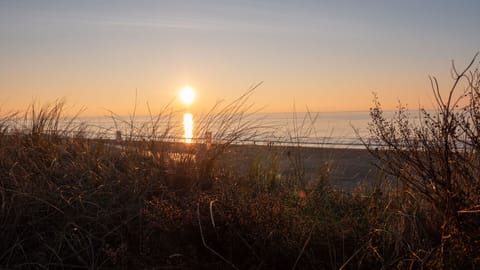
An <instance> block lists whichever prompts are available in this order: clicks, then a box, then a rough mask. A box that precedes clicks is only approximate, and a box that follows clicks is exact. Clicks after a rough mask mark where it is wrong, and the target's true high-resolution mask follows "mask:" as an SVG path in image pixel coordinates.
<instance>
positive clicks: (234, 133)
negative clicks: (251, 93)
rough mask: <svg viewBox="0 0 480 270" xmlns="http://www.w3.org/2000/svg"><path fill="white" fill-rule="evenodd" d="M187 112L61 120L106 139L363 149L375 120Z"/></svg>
mask: <svg viewBox="0 0 480 270" xmlns="http://www.w3.org/2000/svg"><path fill="white" fill-rule="evenodd" d="M389 114H390V113H387V117H388V115H389ZM186 115H187V113H178V114H168V115H157V116H138V115H137V116H105V117H78V118H76V119H75V120H74V121H72V122H67V121H64V122H63V123H64V124H65V125H67V124H68V125H69V128H70V129H71V130H72V131H73V132H76V133H77V134H78V130H81V134H82V135H83V136H86V137H96V138H98V137H102V138H106V139H126V138H129V139H134V140H164V141H173V142H177V141H178V142H181V141H185V142H197V143H202V142H205V140H206V138H207V137H209V136H210V137H211V138H212V142H213V143H215V142H222V141H232V142H233V143H235V144H266V145H301V146H308V147H325V146H328V147H342V148H363V144H362V141H361V138H367V137H368V136H369V131H368V125H369V122H370V121H371V117H370V112H368V111H354V112H286V113H263V112H256V113H236V114H230V113H226V114H210V115H192V114H188V115H189V116H186ZM186 119H188V121H186ZM187 131H188V134H187V133H186V132H187Z"/></svg>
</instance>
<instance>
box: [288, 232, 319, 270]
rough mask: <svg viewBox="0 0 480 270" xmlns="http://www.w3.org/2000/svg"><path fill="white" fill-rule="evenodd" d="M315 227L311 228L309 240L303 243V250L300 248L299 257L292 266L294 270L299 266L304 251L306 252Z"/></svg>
mask: <svg viewBox="0 0 480 270" xmlns="http://www.w3.org/2000/svg"><path fill="white" fill-rule="evenodd" d="M313 228H314V227H312V229H311V230H310V233H309V234H308V237H307V240H305V243H304V244H303V247H302V250H300V253H299V254H298V256H297V259H296V260H295V264H294V265H293V267H292V270H294V269H295V268H296V267H297V264H298V262H299V261H300V258H301V257H302V255H303V253H304V252H305V248H306V247H307V245H308V243H309V242H310V239H312V233H313Z"/></svg>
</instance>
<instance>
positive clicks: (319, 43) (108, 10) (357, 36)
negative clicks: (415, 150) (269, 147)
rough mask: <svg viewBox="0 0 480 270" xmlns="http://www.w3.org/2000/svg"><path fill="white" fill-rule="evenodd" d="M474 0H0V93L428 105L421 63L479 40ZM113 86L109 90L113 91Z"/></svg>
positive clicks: (17, 102) (94, 99) (24, 97)
mask: <svg viewBox="0 0 480 270" xmlns="http://www.w3.org/2000/svg"><path fill="white" fill-rule="evenodd" d="M479 11H480V1H105V0H104V1H41V0H39V1H21V0H18V1H4V0H1V1H0V40H1V41H2V42H0V94H1V95H0V102H2V103H3V104H6V105H4V107H8V106H11V107H12V108H17V107H18V108H21V107H22V106H26V105H27V104H28V103H30V102H32V101H41V102H43V101H48V100H52V99H54V98H62V97H65V98H66V99H67V101H68V102H70V103H73V104H78V105H85V106H86V107H87V108H88V113H90V114H102V110H103V111H104V108H108V109H112V110H115V111H119V112H120V113H121V112H126V111H128V110H130V109H131V107H132V99H133V98H134V96H135V91H138V95H139V99H140V102H144V101H148V102H149V103H150V104H154V105H158V106H161V105H162V104H165V103H167V102H168V101H169V100H170V99H172V98H173V97H175V95H176V93H177V92H178V90H179V89H180V88H181V87H182V86H183V85H185V84H190V85H192V86H193V87H194V88H196V89H197V92H198V93H197V97H198V100H197V101H198V102H197V104H196V105H195V106H196V109H197V110H200V111H202V110H206V109H207V108H208V107H209V106H211V105H212V104H213V103H214V102H215V101H216V100H219V99H230V98H233V97H235V96H238V95H240V94H241V93H243V92H244V91H245V89H247V88H248V86H249V85H251V84H253V83H256V82H259V81H263V82H264V84H263V85H262V87H260V88H259V89H258V90H257V93H256V94H255V96H254V101H255V103H257V104H259V105H262V106H263V105H265V106H266V110H270V111H288V110H291V109H292V107H293V103H295V104H296V107H297V108H299V107H300V108H301V107H303V106H305V105H308V107H309V108H310V109H311V110H316V111H332V110H333V111H335V110H342V111H343V110H368V108H369V106H370V105H371V103H370V101H371V98H372V96H371V92H373V91H375V92H378V93H379V95H380V97H381V98H382V99H383V100H384V101H385V102H384V104H386V106H387V107H393V106H394V105H395V103H396V101H397V99H401V100H403V101H405V102H406V103H410V104H412V105H413V107H416V106H417V105H418V103H421V104H425V105H429V104H430V102H431V94H430V89H429V82H428V75H436V76H438V77H439V79H440V82H441V83H443V85H445V88H447V87H446V86H447V85H448V84H449V83H450V81H449V79H450V78H449V68H450V61H451V60H452V59H455V61H456V62H457V63H458V65H460V66H461V65H463V64H465V63H466V62H467V61H468V60H469V59H470V58H471V57H472V56H473V55H474V53H475V52H476V51H478V50H480V35H478V34H477V32H478V30H477V28H478V26H479V25H480V16H478V12H479ZM112 97H114V99H112Z"/></svg>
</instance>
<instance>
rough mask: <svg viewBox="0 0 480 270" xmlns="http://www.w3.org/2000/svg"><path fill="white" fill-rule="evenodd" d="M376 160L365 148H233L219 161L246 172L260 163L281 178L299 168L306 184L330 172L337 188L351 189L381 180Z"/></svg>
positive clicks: (243, 146) (240, 146) (242, 146)
mask: <svg viewBox="0 0 480 270" xmlns="http://www.w3.org/2000/svg"><path fill="white" fill-rule="evenodd" d="M376 161H377V160H376V159H375V158H374V157H373V156H372V155H370V153H369V152H368V151H367V150H366V149H346V148H345V149H341V148H320V147H291V146H264V145H234V146H231V147H230V149H229V150H228V152H227V153H225V155H224V157H223V158H222V159H221V161H220V162H222V164H223V166H234V167H236V168H238V169H240V170H242V171H244V172H248V171H249V170H252V166H258V164H260V165H261V166H263V168H264V169H265V168H267V169H268V168H271V169H274V170H278V172H279V173H280V174H282V175H293V174H295V168H297V169H298V168H300V169H301V170H302V171H303V172H304V177H305V179H307V181H309V180H314V179H318V178H319V176H321V175H325V172H326V170H328V175H329V177H328V180H329V181H330V182H331V183H332V184H333V185H334V186H335V187H337V188H340V189H345V190H351V189H353V188H355V187H356V186H358V185H359V184H365V183H366V184H368V183H371V182H372V181H373V180H374V179H376V178H377V177H378V176H377V175H378V169H377V168H376V167H375V162H376ZM297 171H298V170H297Z"/></svg>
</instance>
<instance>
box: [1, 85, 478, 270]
mask: <svg viewBox="0 0 480 270" xmlns="http://www.w3.org/2000/svg"><path fill="white" fill-rule="evenodd" d="M250 95H251V92H247V93H246V94H245V95H244V96H241V97H240V98H239V99H237V100H236V101H234V102H233V103H230V104H227V105H225V106H222V105H221V104H220V105H218V106H217V107H216V108H214V109H213V110H212V111H211V113H210V118H208V117H207V118H206V120H205V121H206V122H204V123H202V124H201V126H203V127H204V128H203V130H210V131H213V132H214V136H213V137H214V142H215V143H214V145H213V146H212V148H211V149H208V150H207V149H205V146H204V145H201V144H191V145H188V146H185V145H182V144H180V145H179V144H173V143H169V142H165V143H162V142H161V140H160V139H162V138H165V137H168V134H169V132H170V130H171V126H170V125H167V128H165V129H162V128H159V127H160V125H159V124H158V123H160V122H162V121H163V122H164V120H166V121H167V123H168V119H170V117H171V115H172V114H171V113H172V111H173V110H171V109H170V107H168V106H167V107H166V109H164V110H161V112H160V113H158V115H155V116H151V118H150V119H151V122H149V123H142V124H140V125H139V126H137V125H136V123H135V117H133V116H132V118H131V120H130V128H131V130H130V132H127V133H125V134H131V136H127V138H126V139H125V140H123V141H122V142H116V141H114V140H106V139H104V138H97V137H88V136H86V137H85V136H71V134H75V133H77V132H80V131H82V129H83V128H84V126H83V125H64V123H65V122H66V123H70V122H71V123H76V122H75V121H73V120H72V119H64V117H63V113H64V104H63V103H62V102H57V103H54V104H52V105H49V106H43V107H40V109H36V108H35V111H34V112H33V108H31V110H30V111H29V112H28V115H30V116H29V117H26V118H18V117H17V116H18V115H16V114H9V115H7V116H5V117H3V118H2V119H1V120H0V130H1V131H2V132H0V156H1V157H2V158H1V160H0V203H1V207H0V239H2V241H0V266H1V267H2V268H21V269H22V268H25V269H29V268H46V269H52V268H53V269H74V268H78V269H112V268H114V269H132V268H133V269H162V268H167V269H168V268H172V269H192V268H193V269H232V268H233V269H371V268H376V269H378V268H383V269H390V268H401V269H403V268H409V269H415V268H434V267H436V266H438V265H439V263H442V264H441V266H443V267H445V268H447V267H448V265H447V264H446V260H445V258H446V254H447V253H441V254H440V255H441V256H440V255H439V253H438V252H437V251H438V250H439V248H440V247H442V246H443V247H445V241H446V240H443V239H444V238H442V235H443V234H444V229H443V227H442V225H443V223H442V222H443V221H444V219H442V217H443V216H442V215H440V214H441V213H437V214H435V215H432V212H431V210H430V208H429V207H430V206H431V204H428V203H426V201H425V200H423V199H419V198H420V193H418V191H416V190H415V189H412V188H410V187H408V186H405V185H401V186H397V185H396V182H395V181H392V182H390V181H387V180H388V179H390V178H391V177H392V174H386V175H383V176H382V175H380V176H378V178H377V179H375V180H376V181H371V182H372V183H373V182H374V183H375V184H372V185H371V186H369V185H363V186H359V187H358V188H357V189H356V190H354V191H352V192H345V191H343V190H339V189H337V188H335V187H334V186H333V185H332V184H331V183H330V181H329V176H330V175H329V173H330V171H329V170H328V168H325V169H324V170H321V171H320V172H319V174H318V175H317V176H316V177H315V178H313V179H309V180H308V183H304V182H305V181H306V180H305V178H302V177H295V176H293V177H292V176H291V175H282V174H279V173H278V172H279V166H280V165H279V158H280V155H285V151H284V150H285V149H283V148H281V147H272V146H270V147H266V146H265V147H262V148H261V149H262V151H265V152H262V154H261V155H255V154H254V155H252V151H254V152H255V151H257V150H258V149H260V148H254V147H253V148H250V149H251V150H252V151H250V152H248V153H249V155H247V152H242V151H245V149H249V147H251V146H243V147H239V146H236V145H235V144H236V143H237V142H241V140H242V138H245V136H247V137H248V136H255V135H258V134H260V133H261V132H263V131H262V128H263V127H262V126H259V125H257V124H258V123H257V122H251V121H250V120H249V118H248V115H249V113H250V112H252V107H251V106H250V105H249V102H248V98H249V97H250ZM253 111H254V110H253ZM114 117H115V116H114ZM25 119H26V120H25ZM19 121H20V122H19ZM29 121H30V122H29ZM215 121H220V123H221V124H220V125H214V124H213V122H215ZM19 127H21V128H19ZM297 127H300V126H297ZM200 130H202V129H201V128H200ZM255 130H259V131H258V132H255ZM297 132H298V134H300V133H301V131H300V130H297ZM305 132H308V130H307V131H305ZM252 134H253V135H252ZM137 135H141V136H142V138H144V140H136V139H135V138H136V136H137ZM293 139H295V138H293ZM297 139H299V138H297ZM299 148H300V146H297V149H294V150H298V151H299V153H302V152H301V151H302V149H299ZM172 152H175V153H186V154H188V155H179V156H175V155H171V153H172ZM255 153H257V152H255ZM382 153H383V152H382ZM389 153H394V152H389ZM179 157H180V158H179ZM193 157H195V158H193ZM238 157H242V159H240V160H239V162H237V163H236V162H235V160H234V158H238ZM385 157H386V158H388V156H387V155H386V156H385ZM297 158H298V162H299V164H301V162H302V160H301V158H303V156H302V155H299V156H298V157H297ZM380 160H382V161H384V162H388V161H389V159H380ZM395 160H396V159H395ZM237 161H238V160H237ZM232 164H233V165H232ZM292 164H293V166H295V164H296V163H292ZM386 164H388V163H386ZM320 166H323V164H319V167H320ZM297 170H298V171H299V172H301V170H302V168H301V167H300V168H297ZM412 175H413V174H412ZM297 176H298V175H297ZM300 176H301V175H300ZM292 179H293V181H292ZM471 192H472V194H473V193H474V192H475V191H474V190H473V191H471ZM477 194H478V193H477ZM469 209H470V208H469ZM469 209H461V210H469ZM469 214H472V213H469ZM473 214H474V213H473ZM465 224H467V223H465ZM461 228H463V227H461ZM471 230H472V231H469V232H471V233H472V234H471V235H473V236H472V239H474V236H475V235H474V234H473V232H474V231H473V229H471ZM463 232H466V231H463ZM465 243H466V244H468V245H470V244H472V243H474V242H465ZM462 247H465V245H463V246H454V245H451V246H449V248H450V251H449V252H450V253H449V254H458V252H461V251H463V249H461V248H462ZM470 247H473V246H470ZM442 254H443V255H442ZM466 254H467V253H466ZM468 254H469V255H468V256H467V255H465V256H461V255H455V256H459V257H458V258H457V259H464V264H462V266H470V267H472V268H473V267H474V266H476V265H478V263H479V262H478V258H477V257H472V256H471V255H470V253H468ZM452 256H453V255H452Z"/></svg>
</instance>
